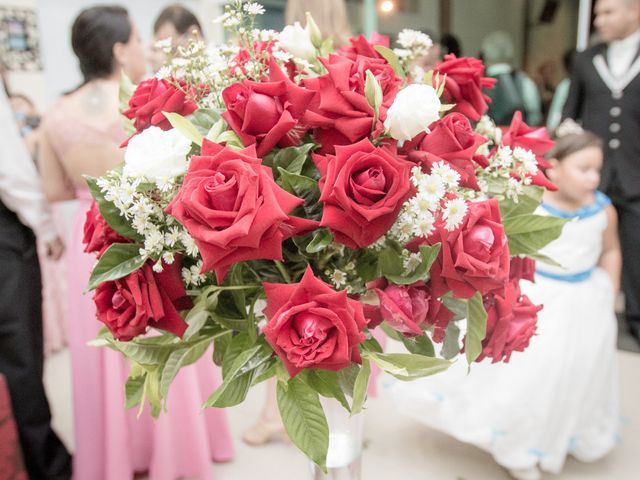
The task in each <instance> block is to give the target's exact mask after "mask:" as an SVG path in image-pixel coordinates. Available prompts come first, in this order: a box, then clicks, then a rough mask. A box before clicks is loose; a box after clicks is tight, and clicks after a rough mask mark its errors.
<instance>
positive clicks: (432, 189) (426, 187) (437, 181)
mask: <svg viewBox="0 0 640 480" xmlns="http://www.w3.org/2000/svg"><path fill="white" fill-rule="evenodd" d="M418 191H419V193H421V194H424V195H425V196H426V197H427V198H429V199H431V200H440V199H441V198H442V197H443V196H444V194H445V192H446V188H445V185H444V181H443V180H442V178H440V177H439V176H437V175H425V176H424V177H423V178H422V180H421V182H420V184H419V185H418Z"/></svg>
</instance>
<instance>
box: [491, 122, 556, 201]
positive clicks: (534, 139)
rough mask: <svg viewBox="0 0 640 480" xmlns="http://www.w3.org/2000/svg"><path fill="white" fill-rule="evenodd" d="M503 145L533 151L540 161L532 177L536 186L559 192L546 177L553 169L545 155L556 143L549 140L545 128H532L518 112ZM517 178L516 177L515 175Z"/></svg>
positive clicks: (506, 133)
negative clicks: (547, 170)
mask: <svg viewBox="0 0 640 480" xmlns="http://www.w3.org/2000/svg"><path fill="white" fill-rule="evenodd" d="M502 144H503V145H505V146H508V147H511V148H512V149H515V148H516V147H521V148H524V149H526V150H531V151H532V152H533V153H534V154H535V155H536V159H537V160H538V171H537V172H536V173H535V175H532V176H531V181H532V183H533V184H534V185H540V186H542V187H545V188H546V189H548V190H557V189H558V187H556V186H555V185H554V184H553V183H552V182H551V181H550V180H549V179H548V178H547V177H546V176H545V175H544V170H546V169H547V168H550V167H551V164H550V163H549V162H548V161H547V160H545V158H544V154H545V153H547V152H548V151H549V150H550V149H551V147H553V145H554V141H553V140H551V139H550V138H549V135H548V133H547V129H546V128H545V127H530V126H528V125H527V124H526V123H524V121H523V120H522V113H521V112H516V113H515V114H514V115H513V120H511V125H510V126H509V129H508V130H507V131H506V132H505V133H504V135H503V136H502ZM514 176H515V175H514Z"/></svg>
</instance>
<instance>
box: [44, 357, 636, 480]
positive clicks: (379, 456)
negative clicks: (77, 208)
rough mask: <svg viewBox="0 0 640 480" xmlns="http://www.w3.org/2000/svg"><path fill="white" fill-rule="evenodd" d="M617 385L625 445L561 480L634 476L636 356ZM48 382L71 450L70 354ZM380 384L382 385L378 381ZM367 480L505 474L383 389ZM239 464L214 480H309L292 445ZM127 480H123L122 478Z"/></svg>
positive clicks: (57, 422) (53, 364) (239, 421)
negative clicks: (401, 409) (408, 413)
mask: <svg viewBox="0 0 640 480" xmlns="http://www.w3.org/2000/svg"><path fill="white" fill-rule="evenodd" d="M619 360H620V370H621V384H622V415H623V423H624V427H623V431H622V432H621V433H622V442H621V444H620V445H619V447H618V448H617V449H616V450H615V451H614V452H613V453H612V454H611V455H610V456H609V457H607V458H605V459H603V460H601V461H599V462H596V463H593V464H581V463H579V462H577V461H575V460H572V459H570V460H569V461H568V463H567V465H566V467H565V469H564V471H563V473H562V474H561V475H560V476H557V477H553V476H546V477H545V479H551V478H559V479H563V480H578V479H580V480H632V479H636V478H639V477H638V469H639V467H640V462H639V461H638V452H640V406H639V405H640V382H639V381H638V378H639V372H640V355H638V354H635V353H628V352H622V351H621V352H620V353H619ZM45 380H46V385H47V389H48V391H49V398H50V402H51V406H52V410H53V416H54V426H55V427H56V429H57V431H58V432H59V433H60V435H61V436H62V438H63V439H64V440H65V442H66V443H67V445H69V446H70V447H72V446H73V439H72V424H71V421H72V419H71V391H70V375H69V354H68V352H66V351H64V352H62V353H59V354H56V355H54V356H53V357H51V358H50V359H49V360H48V361H47V365H46V372H45ZM382 385H384V379H383V380H382ZM262 396H263V391H262V390H261V389H260V388H256V389H254V390H253V391H252V392H251V393H250V395H249V397H248V398H247V401H245V403H244V404H242V405H240V406H238V407H235V408H232V409H230V410H229V419H230V421H231V425H232V429H233V431H234V434H235V435H236V438H238V439H239V436H240V432H242V431H243V430H244V429H245V428H247V427H248V426H249V425H250V424H251V422H252V421H253V419H254V418H255V415H256V412H257V411H258V410H259V408H260V406H261V401H262V398H263V397H262ZM365 415H366V418H365V444H366V450H365V453H364V467H363V476H362V478H363V479H364V480H383V479H384V480H389V479H391V480H405V479H407V480H414V479H415V480H422V479H424V480H432V479H437V480H503V479H504V480H507V479H508V478H509V476H508V475H507V474H506V472H505V471H504V470H503V469H502V468H500V467H499V466H497V465H496V464H495V463H494V462H493V461H492V459H491V457H490V456H489V455H488V454H486V453H484V452H482V451H480V450H478V449H477V448H475V447H472V446H469V445H465V444H463V443H460V442H458V441H456V440H453V439H451V438H449V437H447V436H445V435H443V434H440V433H438V432H436V431H433V430H430V429H428V428H426V427H423V426H419V425H415V424H413V423H411V421H410V420H409V419H408V418H406V417H404V416H402V415H398V414H397V412H396V411H395V408H394V405H393V403H392V402H391V400H390V398H389V396H388V395H386V394H385V391H384V388H382V389H381V395H380V396H379V397H378V398H376V399H372V400H371V401H370V402H369V407H368V409H367V411H366V412H365ZM236 449H237V454H236V459H235V460H234V461H233V462H230V463H227V464H224V465H214V466H213V474H214V478H215V479H216V480H249V479H251V480H254V479H255V480H299V479H302V480H304V479H306V478H310V476H309V474H308V470H307V468H308V465H307V462H306V460H305V459H304V457H303V456H302V454H300V453H299V452H298V451H297V450H296V449H295V448H294V447H293V446H288V445H283V444H274V445H268V446H266V447H262V448H250V447H248V446H246V445H244V444H243V443H242V442H240V441H239V440H238V441H237V442H236ZM123 480H124V479H123Z"/></svg>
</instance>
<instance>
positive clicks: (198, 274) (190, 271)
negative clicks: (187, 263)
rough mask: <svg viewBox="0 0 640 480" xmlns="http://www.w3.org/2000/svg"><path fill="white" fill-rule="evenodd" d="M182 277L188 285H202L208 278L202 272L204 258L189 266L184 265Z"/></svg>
mask: <svg viewBox="0 0 640 480" xmlns="http://www.w3.org/2000/svg"><path fill="white" fill-rule="evenodd" d="M182 279H183V280H184V283H186V284H187V285H193V286H194V287H197V286H198V285H202V284H203V283H204V282H205V281H206V280H207V276H206V275H205V274H203V273H202V260H198V263H196V264H195V265H192V266H191V267H189V268H187V267H184V268H183V269H182Z"/></svg>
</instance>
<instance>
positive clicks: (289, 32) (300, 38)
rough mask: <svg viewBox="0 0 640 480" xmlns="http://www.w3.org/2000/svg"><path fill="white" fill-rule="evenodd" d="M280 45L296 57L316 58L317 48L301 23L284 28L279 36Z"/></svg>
mask: <svg viewBox="0 0 640 480" xmlns="http://www.w3.org/2000/svg"><path fill="white" fill-rule="evenodd" d="M278 44H279V45H280V47H282V48H283V49H285V50H287V51H288V52H289V53H291V54H293V56H294V57H298V58H302V59H304V60H311V59H312V58H315V56H316V47H314V46H313V43H311V37H310V36H309V32H307V31H306V30H305V29H304V28H302V26H301V25H300V22H296V23H294V24H293V25H287V26H286V27H284V29H283V30H282V32H281V33H280V35H278Z"/></svg>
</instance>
